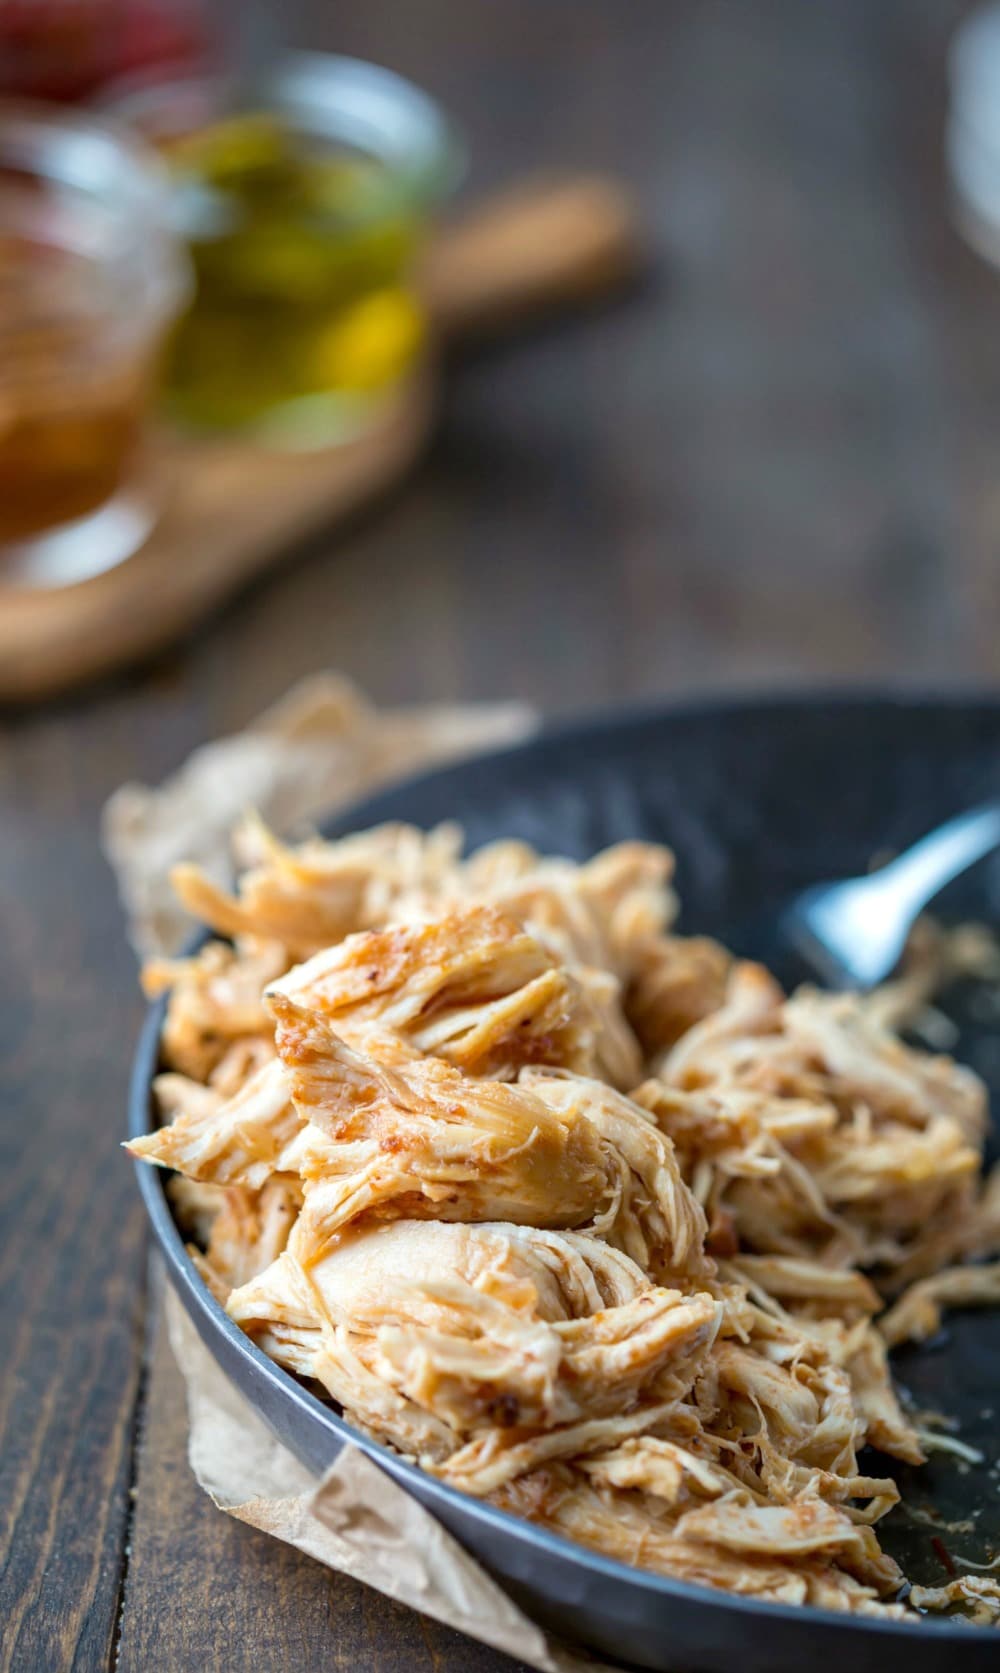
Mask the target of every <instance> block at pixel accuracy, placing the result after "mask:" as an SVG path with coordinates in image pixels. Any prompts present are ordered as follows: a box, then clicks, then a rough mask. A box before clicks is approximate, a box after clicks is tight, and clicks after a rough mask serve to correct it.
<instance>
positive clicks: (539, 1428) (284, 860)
mask: <svg viewBox="0 0 1000 1673" xmlns="http://www.w3.org/2000/svg"><path fill="white" fill-rule="evenodd" d="M238 847H239V852H240V857H241V859H242V861H243V863H244V864H245V865H247V866H248V867H249V869H248V870H247V871H245V873H244V875H243V876H242V877H241V879H240V881H239V883H238V886H237V888H236V891H235V893H227V892H226V891H225V890H223V889H220V888H219V887H218V885H217V884H216V883H214V882H213V881H212V880H211V879H209V878H208V877H206V876H205V875H204V874H203V873H201V872H200V871H198V870H197V869H196V868H194V867H182V868H179V870H178V872H177V874H176V884H177V888H178V893H179V894H180V897H181V899H182V901H183V902H184V904H185V905H186V906H187V907H188V908H189V909H190V910H192V911H194V912H195V913H196V914H197V915H199V916H200V917H201V918H202V919H203V920H204V921H205V922H206V923H207V924H208V925H209V926H210V927H211V928H212V929H214V930H215V931H216V932H217V933H218V934H220V935H223V936H229V937H232V938H233V940H232V945H228V944H224V943H223V942H220V941H214V942H209V943H208V944H207V945H206V946H205V947H203V948H202V950H201V951H200V952H199V953H197V954H196V955H195V956H194V957H193V958H190V959H186V960H178V961H174V962H170V963H157V964H153V965H150V966H149V967H147V970H146V972H145V973H144V980H145V983H146V986H147V990H148V991H149V992H151V993H152V992H159V991H162V990H163V989H169V1000H168V1004H167V1012H166V1021H165V1025H164V1030H163V1037H162V1070H163V1072H162V1073H161V1074H159V1075H158V1076H157V1078H156V1081H155V1083H154V1092H155V1097H156V1100H157V1104H158V1107H159V1111H160V1115H161V1117H162V1120H163V1125H162V1126H160V1127H159V1128H158V1129H157V1130H156V1131H154V1132H152V1133H150V1134H148V1135H146V1136H145V1137H143V1138H141V1139H138V1140H136V1141H134V1143H132V1144H131V1145H130V1148H131V1150H132V1151H133V1153H134V1154H135V1155H137V1156H140V1157H142V1158H144V1159H145V1160H147V1161H150V1162H154V1163H157V1164H158V1165H160V1166H162V1167H166V1168H171V1169H174V1170H176V1177H175V1178H174V1179H173V1180H172V1181H171V1182H170V1186H169V1191H170V1195H171V1198H172V1201H173V1203H174V1207H175V1211H176V1213H177V1216H178V1220H179V1222H180V1223H181V1225H182V1227H183V1229H184V1231H185V1234H186V1235H188V1236H190V1237H191V1238H192V1239H193V1240H194V1243H195V1244H196V1245H197V1247H195V1248H193V1249H192V1258H193V1259H194V1260H195V1261H196V1263H197V1265H198V1268H199V1270H200V1271H201V1273H202V1275H203V1277H204V1279H205V1282H206V1283H207V1284H208V1285H209V1287H210V1288H211V1290H212V1292H213V1293H214V1294H215V1295H216V1297H217V1298H218V1299H219V1300H220V1301H221V1302H222V1303H223V1304H224V1305H226V1306H227V1307H228V1309H229V1312H230V1314H231V1316H232V1317H233V1318H234V1319H235V1320H236V1321H237V1322H238V1323H239V1324H240V1325H241V1327H242V1328H243V1329H244V1330H245V1331H246V1332H247V1333H248V1335H249V1336H251V1338H252V1339H253V1340H254V1341H255V1342H256V1343H257V1344H258V1345H259V1346H260V1347H262V1348H263V1349H264V1350H265V1351H266V1352H267V1353H269V1354H271V1355H272V1357H273V1358H275V1359H276V1360H277V1361H278V1362H279V1363H280V1364H281V1365H283V1366H285V1367H286V1368H287V1369H288V1370H289V1371H291V1372H292V1373H294V1374H297V1375H299V1376H303V1377H307V1378H309V1379H311V1381H312V1383H313V1385H314V1386H318V1387H321V1388H323V1389H324V1390H325V1391H326V1393H327V1394H328V1395H329V1396H330V1397H331V1398H332V1399H333V1400H335V1401H337V1402H338V1403H339V1404H340V1406H341V1407H342V1408H343V1410H344V1411H345V1413H346V1414H347V1415H348V1417H349V1418H350V1419H351V1420H352V1421H353V1422H355V1423H356V1424H358V1425H359V1426H360V1427H361V1428H363V1429H365V1430H366V1431H367V1432H368V1433H370V1434H372V1435H374V1436H376V1437H378V1438H379V1439H380V1440H382V1441H384V1442H386V1443H387V1444H389V1445H391V1446H393V1447H395V1448H397V1449H398V1450H399V1451H400V1452H401V1453H403V1454H404V1455H405V1456H407V1457H409V1458H412V1459H413V1460H415V1461H416V1462H418V1463H419V1464H420V1465H422V1467H423V1468H425V1469H427V1470H429V1471H431V1472H433V1473H434V1474H436V1475H438V1476H440V1477H441V1478H442V1479H443V1480H445V1481H448V1482H449V1483H451V1484H452V1485H454V1486H458V1487H461V1488H463V1489H464V1490H465V1491H467V1492H470V1493H474V1494H477V1495H479V1496H486V1497H488V1498H490V1499H491V1500H492V1502H493V1503H495V1504H498V1505H501V1506H502V1507H503V1508H505V1509H508V1510H511V1511H514V1512H515V1513H517V1514H520V1515H524V1516H527V1517H529V1518H531V1519H532V1520H534V1521H536V1522H539V1523H541V1524H542V1525H544V1526H546V1527H549V1528H552V1529H554V1530H555V1531H557V1532H559V1533H562V1534H565V1535H567V1536H568V1537H570V1538H573V1539H577V1540H579V1541H581V1542H582V1543H584V1544H586V1545H590V1546H592V1547H593V1548H595V1549H597V1550H599V1551H602V1552H604V1553H605V1554H607V1555H610V1556H613V1557H618V1558H619V1559H621V1560H623V1561H625V1562H629V1563H635V1564H639V1565H641V1566H644V1567H648V1568H653V1569H656V1570H658V1571H660V1572H662V1573H665V1574H671V1575H674V1576H678V1577H680V1578H682V1579H686V1580H690V1581H694V1582H696V1583H698V1584H703V1585H708V1586H716V1587H721V1588H724V1589H727V1590H730V1591H734V1592H738V1593H741V1594H742V1595H745V1596H755V1597H761V1598H770V1599H776V1600H780V1601H784V1602H796V1603H801V1604H813V1605H816V1606H819V1607H824V1608H832V1609H839V1610H847V1611H853V1612H859V1613H874V1614H879V1615H882V1616H895V1617H898V1616H901V1615H904V1614H906V1613H907V1612H908V1611H911V1610H912V1608H918V1609H927V1608H938V1609H948V1608H955V1607H961V1608H963V1609H964V1610H965V1611H966V1612H967V1613H971V1614H973V1615H974V1616H976V1617H977V1618H982V1619H987V1618H991V1619H992V1618H996V1616H997V1615H998V1614H1000V1590H998V1583H997V1582H996V1581H995V1580H992V1579H988V1578H985V1577H984V1576H971V1577H970V1576H959V1577H957V1578H956V1579H955V1580H954V1581H953V1582H952V1583H951V1584H950V1585H949V1586H946V1587H940V1588H920V1587H914V1588H913V1590H912V1591H911V1592H910V1594H909V1599H908V1601H907V1602H906V1603H897V1602H893V1601H891V1599H892V1598H893V1595H894V1594H895V1593H896V1592H897V1591H898V1590H899V1588H900V1585H901V1582H902V1579H903V1577H902V1576H901V1574H900V1572H899V1570H898V1569H897V1567H896V1565H895V1563H894V1562H892V1560H891V1559H890V1558H889V1557H887V1556H886V1554H885V1553H884V1552H883V1551H882V1550H881V1548H880V1546H879V1543H878V1538H877V1535H876V1532H875V1524H877V1522H878V1521H879V1519H880V1518H881V1517H882V1516H884V1515H885V1514H886V1512H887V1511H889V1510H890V1509H891V1508H892V1506H893V1505H894V1504H895V1503H896V1502H897V1501H898V1498H899V1490H898V1488H897V1486H896V1484H895V1482H894V1481H893V1480H892V1479H891V1478H890V1477H888V1476H879V1475H877V1474H867V1473H863V1470H862V1463H861V1460H862V1458H863V1459H864V1464H865V1465H866V1466H867V1463H868V1456H869V1455H868V1454H866V1453H864V1449H865V1448H874V1449H877V1450H878V1451H879V1452H882V1453H885V1454H888V1455H889V1456H891V1457H894V1458H897V1459H900V1460H903V1461H905V1462H907V1463H909V1464H912V1465H918V1464H920V1463H921V1462H922V1461H923V1457H924V1453H925V1451H928V1450H931V1448H932V1447H934V1446H938V1445H941V1444H944V1443H945V1442H946V1443H947V1444H948V1445H949V1446H951V1447H960V1446H961V1443H959V1442H956V1441H955V1440H954V1439H953V1438H951V1437H940V1436H938V1437H935V1435H933V1434H931V1433H928V1432H926V1431H923V1430H919V1429H918V1428H917V1427H915V1425H914V1423H912V1422H911V1421H910V1419H909V1417H908V1416H907V1415H906V1413H905V1412H904V1411H903V1409H902V1407H901V1405H900V1401H899V1398H898V1396H897V1393H896V1390H895V1388H894V1386H893V1381H892V1374H891V1369H890V1365H889V1358H888V1347H890V1346H892V1345H894V1344H895V1343H897V1342H901V1341H903V1340H906V1339H911V1338H912V1339H916V1340H922V1339H924V1338H925V1337H926V1336H928V1335H930V1334H932V1333H933V1332H934V1331H935V1330H936V1329H937V1327H938V1323H939V1321H940V1312H941V1308H942V1307H943V1306H949V1305H961V1306H964V1305H970V1304H971V1305H979V1304H986V1303H992V1302H993V1301H997V1300H1000V1265H993V1266H989V1265H975V1264H966V1263H971V1262H975V1261H978V1260H981V1259H982V1258H983V1257H985V1256H988V1255H989V1254H991V1253H995V1252H996V1251H998V1250H1000V1169H997V1170H995V1171H994V1174H993V1175H992V1176H991V1178H990V1179H989V1180H988V1181H986V1182H985V1184H984V1183H983V1181H982V1179H981V1169H982V1153H983V1141H984V1135H985V1132H986V1126H987V1111H986V1101H985V1094H984V1089H983V1087H982V1085H981V1083H980V1082H979V1081H978V1079H977V1078H976V1076H975V1075H973V1074H971V1073H970V1072H969V1071H968V1070H966V1069H963V1068H961V1067H960V1066H959V1065H957V1064H955V1063H954V1062H952V1061H951V1060H950V1059H949V1058H947V1057H944V1056H940V1055H938V1056H932V1055H929V1054H928V1053H926V1052H923V1051H918V1050H915V1049H912V1048H910V1047H908V1046H906V1045H904V1044H903V1043H902V1042H901V1041H900V1040H899V1039H898V1038H897V1036H896V1035H895V1033H894V1032H893V1030H892V1027H891V1026H890V1025H891V1024H892V1023H898V1022H900V1021H901V1020H903V1018H904V1013H906V1012H907V1011H909V1012H910V1013H912V1011H913V1008H914V1007H915V1006H917V1007H920V1006H924V1005H925V1004H926V1001H927V999H928V997H929V994H930V986H929V977H928V969H929V955H926V956H925V954H921V955H920V957H918V958H917V959H916V962H914V963H911V966H910V970H909V973H908V974H905V975H904V980H903V983H902V984H901V985H897V987H896V988H895V989H894V990H893V991H892V992H886V993H882V994H876V995H874V996H868V997H866V998H864V999H860V998H857V997H854V996H849V995H829V994H820V993H816V992H813V991H811V990H802V991H800V992H798V993H796V994H793V995H791V996H786V995H785V994H784V993H783V992H782V991H781V989H780V988H779V987H778V985H777V984H776V983H775V982H774V980H773V978H772V977H771V976H770V975H769V974H768V973H767V971H765V970H764V969H763V968H761V967H760V966H757V965H751V964H747V963H745V962H740V961H736V960H734V959H733V958H732V956H731V955H730V954H729V953H728V952H727V951H726V949H725V948H723V947H721V946H719V945H718V944H717V943H715V942H712V941H708V940H705V939H702V938H697V937H696V938H685V937H681V936H678V935H675V934H674V933H673V930H672V925H673V922H674V918H675V913H676V901H675V899H674V896H673V893H672V889H671V878H672V873H673V860H672V856H671V855H670V854H669V853H668V852H667V851H666V850H664V849H660V848H656V847H654V846H652V845H650V844H646V843H638V842H633V843H621V844H618V845H617V846H615V847H613V848H610V849H608V850H607V851H606V852H605V853H603V854H599V855H597V856H596V857H595V858H594V859H592V860H589V861H587V862H586V863H585V864H582V865H578V864H575V863H574V862H573V861H570V860H567V859H560V858H553V857H547V856H542V855H540V854H539V853H537V852H536V850H535V849H533V848H532V847H531V846H530V845H529V844H527V843H524V842H518V841H505V842H498V843H493V844H491V845H489V846H488V847H486V848H483V849H481V850H480V851H479V852H478V853H476V854H473V855H472V856H471V857H469V858H467V859H466V858H462V855H461V834H460V832H459V831H458V830H457V829H456V828H455V827H452V826H441V827H439V828H438V829H437V830H435V831H432V832H430V833H429V834H426V835H425V834H424V833H422V832H420V831H417V830H415V829H414V828H412V827H409V826H405V825H385V826H382V827H380V828H378V829H377V830H374V831H369V832H363V833H360V834H359V835H357V836H353V837H350V838H347V839H345V840H343V841H341V842H333V843H330V842H324V841H321V840H320V839H318V838H313V839H310V840H309V841H308V842H306V843H303V844H301V845H300V846H298V847H289V846H286V845H285V844H282V843H279V842H277V841H276V840H275V839H274V838H273V837H272V836H271V835H270V833H269V832H267V831H266V830H265V829H264V827H263V826H262V825H260V823H259V822H257V821H253V820H251V821H249V822H248V823H247V824H246V825H245V826H244V827H243V828H242V829H241V831H240V832H239V833H238ZM928 934H930V932H928ZM935 934H936V932H935ZM934 948H935V949H936V951H935V953H934V957H935V958H936V960H937V964H938V966H939V967H940V968H945V967H947V968H948V969H949V970H952V969H955V970H957V969H959V968H960V967H961V968H971V963H970V961H971V960H972V959H973V955H975V958H976V959H978V960H979V961H980V964H981V962H982V958H983V955H984V944H983V940H982V937H979V939H978V940H976V941H975V943H974V944H973V939H970V937H968V936H966V937H965V939H964V940H963V941H962V943H961V946H959V944H958V942H957V941H956V943H955V945H954V947H953V946H952V944H951V942H950V941H949V940H948V939H947V938H945V939H944V940H942V939H941V937H940V936H937V938H936V939H935V940H934ZM992 950H993V953H994V954H995V946H993V949H992ZM301 961H304V962H301ZM962 961H964V962H962ZM630 1089H631V1095H629V1094H630ZM900 1292H902V1293H900ZM887 1295H888V1296H892V1295H898V1296H899V1299H898V1300H896V1301H895V1303H894V1305H892V1306H891V1307H890V1309H889V1310H888V1311H887V1312H881V1309H882V1307H883V1305H884V1301H883V1298H884V1297H885V1296H887ZM880 1314H881V1316H880Z"/></svg>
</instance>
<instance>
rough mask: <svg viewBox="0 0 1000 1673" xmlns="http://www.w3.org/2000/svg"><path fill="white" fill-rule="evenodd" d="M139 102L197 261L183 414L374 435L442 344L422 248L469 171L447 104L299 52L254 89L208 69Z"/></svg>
mask: <svg viewBox="0 0 1000 1673" xmlns="http://www.w3.org/2000/svg"><path fill="white" fill-rule="evenodd" d="M121 108H122V110H123V112H124V114H126V115H127V116H128V117H129V119H130V120H132V121H133V122H135V123H137V124H138V125H139V126H140V127H141V129H142V130H143V132H144V134H145V136H146V137H147V138H148V139H152V140H153V141H154V142H155V143H156V144H157V145H158V147H159V148H160V151H161V153H162V155H163V157H164V159H165V160H166V163H167V165H168V168H169V171H170V175H171V178H172V181H173V205H174V221H175V225H176V227H177V229H178V231H180V232H181V233H182V234H183V236H184V238H185V239H186V241H187V244H188V248H189V251H190V256H191V261H192V265H193V268H194V275H195V289H194V294H193V297H192V300H191V302H190V305H189V306H188V308H187V310H186V311H185V313H184V314H183V315H182V317H181V319H180V320H179V322H178V324H177V326H176V328H175V330H174V333H173V337H172V341H171V344H170V348H169V354H168V359H167V367H166V374H165V402H166V407H167V411H168V413H169V415H170V416H171V417H172V418H174V419H175V420H176V421H179V422H180V423H181V424H183V425H184V426H186V427H188V428H194V429H198V430H205V431H220V430H223V431H243V432H251V433H253V434H255V435H257V436H260V437H261V438H263V439H264V440H266V441H268V442H272V443H277V444H279V445H288V446H300V447H301V446H304V447H319V446H327V445H330V444H332V443H335V442H337V441H339V440H342V439H347V438H349V437H351V436H353V435H356V434H357V433H358V432H359V431H360V430H362V429H364V428H365V427H366V426H367V425H368V424H370V423H371V422H372V420H373V418H374V417H376V416H377V414H378V412H379V410H380V409H381V408H382V407H383V405H384V403H385V402H386V400H387V399H388V398H390V397H391V396H392V394H393V393H394V392H395V391H396V389H397V388H398V387H399V385H400V383H401V381H402V380H404V379H406V378H408V377H409V376H411V375H412V374H413V372H414V371H415V369H416V367H417V365H418V362H419V360H420V357H421V355H422V354H423V352H424V348H425V336H426V322H425V319H424V315H423V311H422V308H421V305H420V301H419V298H418V296H417V294H416V292H415V289H414V285H413V270H414V258H415V256H416V254H417V251H418V248H419V245H420V241H421V238H422V237H423V234H424V232H425V230H426V227H427V224H428V219H429V217H430V215H431V213H432V211H433V209H434V207H435V205H436V204H437V203H438V202H439V201H440V199H441V197H442V196H443V195H444V194H445V193H446V192H447V190H448V189H449V188H450V187H451V186H452V185H453V184H454V182H455V180H456V179H457V176H458V173H459V171H460V163H459V154H458V148H457V146H456V142H455V140H454V138H453V136H452V133H451V131H450V129H449V126H448V124H447V123H446V121H445V119H444V117H443V116H442V114H441V113H440V111H439V110H438V108H437V106H436V105H435V104H434V102H433V101H432V100H431V99H429V98H428V97H427V96H426V95H425V94H423V93H421V92H420V91H419V90H418V89H417V88H415V87H413V86H411V85H410V84H409V83H408V82H406V81H404V80H402V79H401V78H400V77H398V76H396V75H393V74H391V73H390V72H389V71H386V70H382V69H379V68H377V67H376V66H374V65H370V64H363V63H360V62H358V61H357V60H354V59H347V58H338V57H333V56H329V55H326V54H319V53H289V54H285V55H283V56H282V57H281V59H280V60H279V61H278V63H277V65H276V66H275V68H274V69H273V70H272V71H271V72H270V73H269V74H268V75H267V76H265V77H261V78H258V79H257V80H256V82H255V83H253V84H251V85H249V86H244V87H242V88H240V89H238V90H236V89H233V88H231V87H227V86H226V85H225V83H223V82H221V81H213V80H205V79H201V80H192V81H187V82H184V83H181V84H172V85H168V86H161V87H157V88H153V89H149V90H147V91H146V92H144V93H141V94H138V95H135V96H134V97H133V98H132V99H131V100H130V101H129V102H128V104H127V106H124V107H121Z"/></svg>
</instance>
